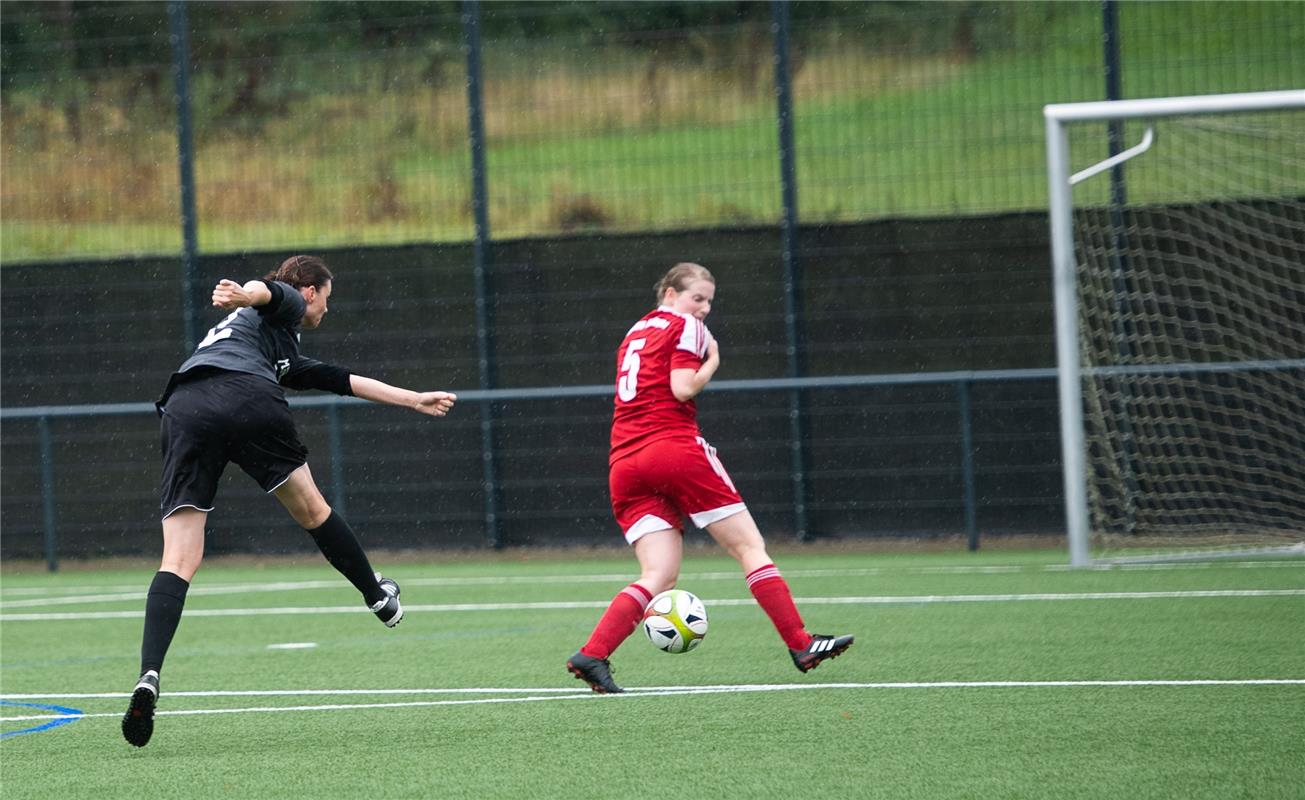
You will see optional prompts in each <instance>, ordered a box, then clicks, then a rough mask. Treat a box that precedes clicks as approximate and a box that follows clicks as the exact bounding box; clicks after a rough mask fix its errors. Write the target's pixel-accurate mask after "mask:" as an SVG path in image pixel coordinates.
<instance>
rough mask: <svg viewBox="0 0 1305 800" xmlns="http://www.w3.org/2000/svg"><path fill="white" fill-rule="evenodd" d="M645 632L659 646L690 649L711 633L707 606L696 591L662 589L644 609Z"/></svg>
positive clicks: (679, 650) (681, 650)
mask: <svg viewBox="0 0 1305 800" xmlns="http://www.w3.org/2000/svg"><path fill="white" fill-rule="evenodd" d="M643 632H644V634H645V635H646V636H647V637H648V641H650V642H652V643H653V647H656V648H657V649H658V650H663V651H665V652H667V653H687V652H689V651H690V650H692V649H693V648H695V647H697V646H698V644H699V643H700V642H701V641H702V637H704V636H706V635H707V607H706V606H704V605H703V604H702V601H701V600H699V599H698V597H697V595H694V594H693V593H692V592H686V591H684V590H683V589H671V590H670V591H667V592H662V593H661V594H659V595H657V596H656V597H654V598H653V599H652V602H650V603H649V604H648V610H646V611H644V612H643Z"/></svg>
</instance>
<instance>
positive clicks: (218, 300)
mask: <svg viewBox="0 0 1305 800" xmlns="http://www.w3.org/2000/svg"><path fill="white" fill-rule="evenodd" d="M253 304H254V298H253V297H252V296H251V295H250V294H249V292H246V291H245V287H243V286H241V285H240V284H238V283H236V282H235V281H229V280H227V279H226V278H223V279H222V280H220V281H218V284H217V286H214V287H213V305H215V306H217V307H218V308H221V309H223V310H225V311H234V310H236V309H237V308H246V307H248V306H251V305H253Z"/></svg>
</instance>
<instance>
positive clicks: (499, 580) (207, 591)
mask: <svg viewBox="0 0 1305 800" xmlns="http://www.w3.org/2000/svg"><path fill="white" fill-rule="evenodd" d="M1216 567H1217V568H1220V569H1282V568H1287V569H1305V559H1300V560H1286V561H1228V562H1179V563H1168V564H1165V563H1156V564H1100V565H1096V566H1092V567H1086V568H1082V569H1086V570H1089V571H1094V572H1108V571H1113V570H1118V571H1121V572H1140V571H1146V572H1156V571H1173V570H1208V569H1213V568H1216ZM1070 569H1079V568H1071V567H1070V566H1069V565H1067V564H1043V565H1029V566H1021V565H986V566H984V565H973V566H966V565H951V566H934V567H929V566H914V567H864V568H857V569H795V570H783V574H784V576H785V577H787V578H862V577H876V576H882V575H1009V574H1018V573H1023V572H1029V573H1037V572H1066V571H1069V570H1070ZM630 579H631V573H628V572H621V573H611V574H597V575H534V576H531V575H510V576H509V575H498V576H495V575H485V576H474V577H447V578H405V579H404V580H403V585H404V586H532V585H556V584H573V583H622V584H624V583H629V582H630ZM741 579H742V578H741V575H740V573H739V572H737V571H726V572H696V573H684V574H682V575H681V576H680V582H681V583H696V582H706V581H735V580H741ZM344 585H345V584H344V583H343V582H342V580H340V579H330V580H314V581H275V582H261V583H248V582H242V583H226V584H224V583H204V582H203V581H201V582H200V585H199V586H195V587H193V588H192V589H191V590H190V591H189V593H188V595H187V596H189V597H197V596H201V595H224V594H247V593H251V592H291V591H303V590H312V589H338V588H341V587H342V586H344ZM147 588H148V586H147V584H146V583H141V584H137V585H132V586H63V587H40V586H21V587H14V588H0V597H5V598H17V597H26V598H29V599H26V600H18V599H10V600H5V601H3V602H0V608H3V607H14V608H17V607H22V606H49V605H55V604H74V603H105V602H113V601H117V600H123V601H128V600H143V599H145V592H146V589H147Z"/></svg>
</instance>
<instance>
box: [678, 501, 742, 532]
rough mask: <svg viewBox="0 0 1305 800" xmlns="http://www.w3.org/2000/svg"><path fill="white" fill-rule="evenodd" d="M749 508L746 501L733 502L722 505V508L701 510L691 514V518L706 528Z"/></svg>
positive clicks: (699, 525) (700, 526)
mask: <svg viewBox="0 0 1305 800" xmlns="http://www.w3.org/2000/svg"><path fill="white" fill-rule="evenodd" d="M747 510H748V506H747V504H746V503H731V504H730V505H727V506H721V507H720V508H713V509H712V510H710V511H699V512H698V513H697V514H690V515H689V519H691V520H693V524H694V525H697V526H698V527H699V528H706V527H707V526H708V525H710V524H712V523H713V522H720V521H721V520H723V519H725V518H726V517H732V516H734V515H735V514H737V513H739V512H740V511H747Z"/></svg>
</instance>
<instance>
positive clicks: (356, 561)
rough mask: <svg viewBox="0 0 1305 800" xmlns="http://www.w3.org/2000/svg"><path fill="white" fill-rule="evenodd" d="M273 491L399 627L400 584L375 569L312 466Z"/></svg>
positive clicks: (381, 614) (301, 468) (371, 603)
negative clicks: (324, 494) (317, 479)
mask: <svg viewBox="0 0 1305 800" xmlns="http://www.w3.org/2000/svg"><path fill="white" fill-rule="evenodd" d="M273 491H274V493H275V494H276V499H278V500H280V501H281V504H282V505H284V506H285V507H286V510H287V511H289V512H290V516H292V517H294V520H295V522H297V523H299V525H300V526H301V527H303V528H304V529H305V530H307V531H308V534H309V535H310V536H312V537H313V541H314V542H316V543H317V548H318V549H319V550H321V551H322V555H323V556H325V557H326V560H327V561H328V562H329V563H330V564H331V566H333V567H335V568H336V570H338V571H339V572H340V574H341V575H343V576H344V577H345V578H347V579H348V580H349V582H350V583H352V584H353V585H354V586H355V587H356V588H357V589H358V591H359V592H361V593H362V596H363V599H364V600H365V601H366V602H367V605H368V607H369V608H371V609H372V611H373V612H375V613H376V616H377V617H378V618H380V620H381V621H382V622H384V623H385V624H386V625H388V626H390V627H394V626H395V625H398V624H399V621H400V620H401V619H403V606H402V605H401V604H400V603H399V585H398V584H397V583H395V582H394V581H392V580H390V579H389V578H381V577H380V576H379V575H378V574H377V573H376V572H374V571H373V570H372V565H371V561H369V560H368V558H367V553H365V552H364V551H363V548H362V544H361V543H360V542H359V541H358V537H357V535H355V534H354V532H353V528H351V527H349V523H348V522H346V521H345V519H344V517H342V516H340V515H339V514H337V513H336V512H335V510H334V509H332V508H331V506H330V505H329V504H328V503H327V502H326V498H325V497H323V496H322V492H321V490H320V489H318V488H317V483H316V482H315V481H314V480H313V473H312V471H311V470H310V469H309V468H308V465H307V464H303V465H301V466H299V467H298V468H297V469H295V470H294V471H293V472H291V473H290V475H289V476H288V477H287V478H286V479H285V482H283V483H282V484H281V485H279V486H277V487H276V488H275V489H274V490H273Z"/></svg>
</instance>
